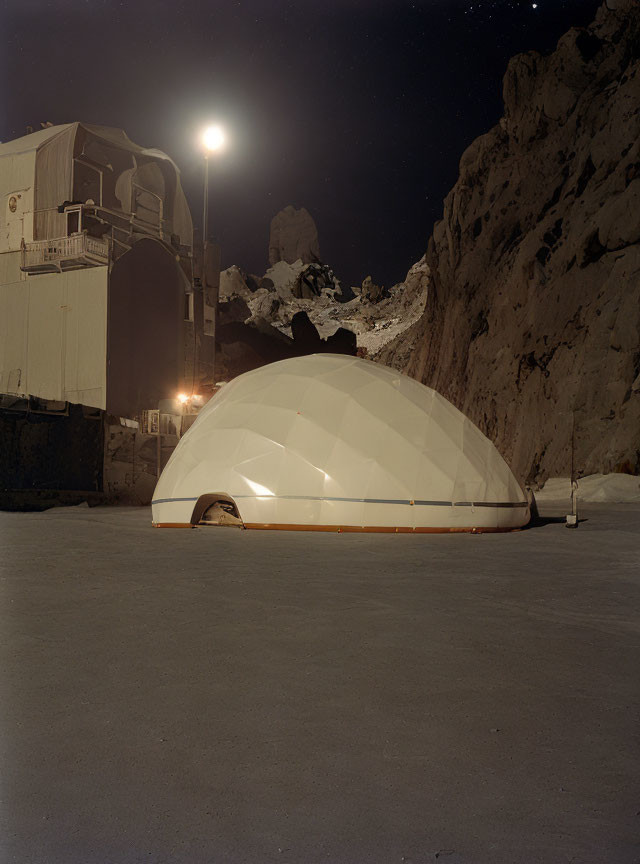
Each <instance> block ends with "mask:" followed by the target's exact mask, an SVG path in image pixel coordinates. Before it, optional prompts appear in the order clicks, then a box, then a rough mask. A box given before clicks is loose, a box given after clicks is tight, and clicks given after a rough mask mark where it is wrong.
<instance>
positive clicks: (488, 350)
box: [379, 0, 640, 483]
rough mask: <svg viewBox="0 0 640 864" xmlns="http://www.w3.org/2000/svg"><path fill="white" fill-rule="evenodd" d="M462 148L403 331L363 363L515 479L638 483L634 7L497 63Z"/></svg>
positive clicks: (638, 138)
mask: <svg viewBox="0 0 640 864" xmlns="http://www.w3.org/2000/svg"><path fill="white" fill-rule="evenodd" d="M504 109H505V110H504V117H503V118H502V119H501V120H500V122H499V124H498V125H497V126H495V127H494V128H493V129H492V130H491V131H490V132H488V133H487V134H486V135H484V136H482V137H481V138H478V139H477V140H476V141H475V142H474V143H473V144H472V145H471V146H470V147H469V148H468V150H467V151H466V152H465V153H464V155H463V156H462V159H461V162H460V177H459V179H458V181H457V183H456V185H455V186H454V188H453V189H452V191H451V192H450V194H449V195H448V196H447V198H446V200H445V202H444V214H443V219H442V221H440V222H438V223H437V224H436V225H435V227H434V231H433V236H432V238H431V240H430V241H429V245H428V251H427V256H426V263H427V265H428V267H429V270H430V273H431V276H430V284H429V296H428V300H427V305H426V309H425V313H424V315H423V316H422V318H421V319H420V321H419V322H418V323H417V324H415V325H413V327H412V328H411V329H410V330H408V331H406V332H405V333H404V334H403V335H402V336H401V337H399V338H398V339H396V340H395V341H394V342H393V343H391V344H390V345H389V346H387V347H386V348H385V349H384V350H383V351H382V353H381V355H379V359H381V360H382V362H385V363H388V364H390V365H394V366H396V367H397V368H399V369H402V370H403V371H406V372H408V374H410V375H413V376H414V377H416V378H418V379H420V380H422V381H424V382H425V383H426V384H428V385H430V386H432V387H435V388H436V389H437V390H439V391H440V392H441V393H442V394H443V395H445V396H446V397H447V398H449V399H450V400H451V401H452V402H454V403H455V404H456V405H457V406H458V407H459V408H460V409H461V410H463V411H464V412H465V413H466V414H468V415H469V416H470V417H471V419H472V420H474V421H475V422H476V423H477V424H478V425H479V426H480V428H481V429H482V430H483V431H484V432H485V433H486V434H487V435H488V436H489V437H490V438H491V439H492V440H493V441H495V443H496V444H497V445H498V447H499V449H500V450H501V452H502V453H503V455H504V456H505V458H506V459H507V461H508V462H509V463H510V464H511V466H512V467H513V469H514V471H515V473H516V475H517V476H518V477H519V478H520V479H521V480H522V481H526V482H530V483H535V482H540V481H542V480H544V479H545V478H546V477H548V476H560V475H565V476H566V475H567V474H568V471H569V467H570V459H571V438H572V425H573V424H574V423H575V465H576V469H577V470H578V471H579V472H580V473H582V474H592V473H596V472H603V473H606V472H612V471H623V472H624V471H626V472H630V473H640V4H639V3H638V2H637V0H608V2H607V3H606V4H605V5H604V6H602V7H601V9H600V10H599V12H598V14H597V17H596V19H595V21H594V22H593V24H592V25H591V26H590V27H589V28H586V29H573V30H570V31H569V32H568V33H567V34H566V35H565V36H563V37H562V39H561V40H560V42H559V43H558V46H557V49H556V50H555V52H553V53H552V54H550V55H549V56H541V55H540V54H537V53H535V52H531V53H528V54H523V55H519V56H517V57H514V58H513V60H512V61H511V62H510V64H509V67H508V69H507V72H506V75H505V78H504Z"/></svg>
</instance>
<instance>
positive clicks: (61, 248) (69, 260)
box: [20, 234, 109, 273]
mask: <svg viewBox="0 0 640 864" xmlns="http://www.w3.org/2000/svg"><path fill="white" fill-rule="evenodd" d="M108 262H109V243H108V241H107V240H101V239H99V238H97V237H89V236H88V235H87V234H72V235H71V237H57V238H56V239H55V240H36V241H34V242H33V243H25V244H24V245H23V247H22V264H21V267H20V269H21V270H24V271H25V272H26V273H59V272H62V271H63V270H79V269H81V268H83V267H98V266H100V265H101V264H108Z"/></svg>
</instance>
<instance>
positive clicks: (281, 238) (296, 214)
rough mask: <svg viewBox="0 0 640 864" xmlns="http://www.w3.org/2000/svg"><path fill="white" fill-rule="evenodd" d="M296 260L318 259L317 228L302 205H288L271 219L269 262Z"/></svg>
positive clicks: (315, 260) (309, 260) (307, 261)
mask: <svg viewBox="0 0 640 864" xmlns="http://www.w3.org/2000/svg"><path fill="white" fill-rule="evenodd" d="M298 260H300V261H302V263H303V264H314V263H316V262H319V261H320V245H319V243H318V230H317V228H316V223H315V222H314V221H313V217H312V216H311V214H310V213H309V211H308V210H305V208H304V207H303V208H302V209H301V210H296V209H295V207H292V206H291V205H289V206H288V207H285V208H284V210H281V211H280V212H279V213H276V215H275V216H274V217H273V219H272V220H271V232H270V234H269V264H271V265H272V266H273V265H274V264H277V263H278V261H286V263H287V264H293V263H294V262H296V261H298Z"/></svg>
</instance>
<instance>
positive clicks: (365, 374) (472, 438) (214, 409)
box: [152, 354, 529, 532]
mask: <svg viewBox="0 0 640 864" xmlns="http://www.w3.org/2000/svg"><path fill="white" fill-rule="evenodd" d="M216 501H221V502H225V506H226V507H227V509H228V510H229V512H231V511H233V512H234V513H235V515H236V516H237V517H239V520H241V521H242V523H243V524H244V526H245V527H246V528H284V529H302V530H334V531H338V530H343V531H399V532H404V531H407V532H414V531H415V532H421V531H422V532H429V531H492V530H493V531H497V530H498V531H499V530H509V529H512V528H518V527H521V526H523V525H525V524H526V523H527V522H528V521H529V507H528V503H527V500H526V498H525V495H524V494H523V492H522V490H521V489H520V487H519V485H518V483H517V481H516V479H515V477H514V476H513V474H512V473H511V470H510V469H509V467H508V465H507V464H506V462H505V461H504V459H503V458H502V457H501V456H500V454H499V453H498V451H497V450H496V448H495V447H494V445H493V444H492V443H491V441H489V439H488V438H486V437H485V436H484V435H483V434H482V433H481V432H480V430H479V429H478V428H477V427H476V426H474V425H473V423H471V421H470V420H469V419H468V418H467V417H465V416H464V414H462V413H461V412H460V411H458V409H457V408H455V407H454V406H453V405H451V404H450V403H449V402H448V401H447V400H446V399H444V398H443V397H442V396H440V395H439V394H438V393H436V392H435V390H432V389H430V388H429V387H425V386H424V385H423V384H420V383H419V382H418V381H415V380H413V379H412V378H408V377H407V376H406V375H402V374H400V373H399V372H396V371H394V370H393V369H388V368H386V367H385V366H380V365H379V364H377V363H372V362H370V361H368V360H361V359H359V358H356V357H347V356H344V355H334V354H312V355H309V356H306V357H295V358H292V359H288V360H282V361H280V362H278V363H271V364H269V365H268V366H263V367H261V368H259V369H255V370H253V371H251V372H247V373H246V374H244V375H240V376H239V377H238V378H236V379H234V380H233V381H232V382H231V383H230V384H227V385H225V386H224V387H223V388H222V390H220V391H219V392H218V393H217V394H216V395H215V396H214V398H213V399H211V401H210V402H209V403H208V404H207V405H206V406H205V407H204V409H203V410H202V412H201V413H200V415H199V416H198V418H197V420H196V421H195V423H194V424H193V426H192V427H191V429H189V431H188V432H187V433H186V435H185V436H184V437H183V438H182V439H181V440H180V442H179V444H178V446H177V447H176V449H175V451H174V453H173V455H172V456H171V459H170V460H169V462H168V463H167V466H166V468H165V469H164V471H163V472H162V476H161V477H160V480H159V481H158V485H157V487H156V490H155V494H154V498H153V502H152V505H153V523H154V525H157V526H164V525H190V524H198V523H199V522H200V521H201V519H202V517H203V514H204V513H205V512H206V510H207V507H209V506H210V505H212V504H214V503H215V502H216Z"/></svg>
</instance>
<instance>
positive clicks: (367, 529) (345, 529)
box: [152, 522, 523, 534]
mask: <svg viewBox="0 0 640 864" xmlns="http://www.w3.org/2000/svg"><path fill="white" fill-rule="evenodd" d="M152 525H153V527H154V528H197V527H205V528H206V527H240V526H206V525H205V526H197V525H192V524H191V523H190V522H153V523H152ZM522 527H523V526H519V527H517V528H492V527H486V528H424V527H419V528H409V527H406V528H404V527H402V528H394V527H392V526H389V527H387V526H378V525H373V526H360V525H296V524H284V523H278V524H271V523H268V522H247V523H245V525H244V528H247V529H250V530H254V531H324V532H333V533H334V534H506V533H508V532H509V531H521V530H522Z"/></svg>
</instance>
